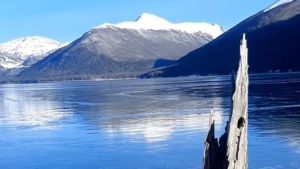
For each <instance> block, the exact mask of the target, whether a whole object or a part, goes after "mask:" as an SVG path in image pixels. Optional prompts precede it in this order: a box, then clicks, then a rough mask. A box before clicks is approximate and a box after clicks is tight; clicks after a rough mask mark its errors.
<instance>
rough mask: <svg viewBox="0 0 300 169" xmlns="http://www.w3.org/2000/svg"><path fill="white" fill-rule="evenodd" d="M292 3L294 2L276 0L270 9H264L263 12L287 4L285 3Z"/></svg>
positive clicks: (291, 0) (290, 0)
mask: <svg viewBox="0 0 300 169" xmlns="http://www.w3.org/2000/svg"><path fill="white" fill-rule="evenodd" d="M293 1H294V0H278V1H277V2H275V3H274V4H272V5H271V6H270V7H268V8H266V9H265V10H264V12H267V11H270V10H271V9H274V8H276V7H278V6H280V5H283V4H287V3H290V2H293Z"/></svg>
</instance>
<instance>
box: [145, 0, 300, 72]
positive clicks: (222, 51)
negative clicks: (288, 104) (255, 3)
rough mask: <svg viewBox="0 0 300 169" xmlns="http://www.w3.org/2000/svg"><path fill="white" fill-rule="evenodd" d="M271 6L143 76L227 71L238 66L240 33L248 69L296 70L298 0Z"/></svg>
mask: <svg viewBox="0 0 300 169" xmlns="http://www.w3.org/2000/svg"><path fill="white" fill-rule="evenodd" d="M271 7H272V8H267V9H269V11H266V12H265V11H264V10H262V11H260V12H258V13H256V14H254V15H253V16H251V17H249V18H247V19H246V20H244V21H242V22H240V23H239V24H237V25H236V26H235V27H233V28H231V29H230V30H228V31H226V33H224V34H223V35H221V36H220V37H219V38H217V39H215V40H213V41H212V42H210V43H208V44H206V45H204V46H203V47H201V48H199V49H196V50H194V51H192V52H190V53H189V54H188V55H186V56H184V57H182V58H181V59H179V60H178V61H177V62H176V63H177V64H174V65H173V66H170V67H167V68H165V69H161V70H154V71H152V72H150V73H148V74H145V75H144V77H153V76H164V77H170V76H186V75H195V74H196V75H208V74H230V73H231V72H232V71H235V70H236V69H237V67H238V64H239V60H240V59H239V58H240V51H239V46H240V40H241V38H242V36H243V34H244V33H246V36H247V43H248V49H249V72H251V73H266V72H278V71H280V72H290V71H300V58H299V56H300V50H299V44H300V29H299V27H300V0H293V1H291V2H289V1H286V0H280V1H278V2H277V3H275V4H273V5H271Z"/></svg>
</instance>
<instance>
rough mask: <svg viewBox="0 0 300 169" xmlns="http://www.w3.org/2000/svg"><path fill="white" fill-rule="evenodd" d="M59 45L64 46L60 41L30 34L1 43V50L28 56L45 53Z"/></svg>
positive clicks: (24, 56)
mask: <svg viewBox="0 0 300 169" xmlns="http://www.w3.org/2000/svg"><path fill="white" fill-rule="evenodd" d="M59 47H62V46H61V44H60V43H59V42H58V41H55V40H52V39H48V38H45V37H40V36H30V37H22V38H18V39H15V40H11V41H9V42H6V43H2V44H0V52H1V53H9V54H12V55H15V56H18V57H21V58H27V57H28V56H37V55H42V54H45V53H47V52H49V51H52V50H55V49H57V48H59Z"/></svg>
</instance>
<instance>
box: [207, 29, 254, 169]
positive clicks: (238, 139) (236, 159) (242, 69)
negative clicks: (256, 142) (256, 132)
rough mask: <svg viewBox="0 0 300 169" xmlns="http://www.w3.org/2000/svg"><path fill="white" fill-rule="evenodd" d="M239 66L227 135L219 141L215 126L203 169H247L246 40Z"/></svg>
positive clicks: (247, 81)
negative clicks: (216, 136)
mask: <svg viewBox="0 0 300 169" xmlns="http://www.w3.org/2000/svg"><path fill="white" fill-rule="evenodd" d="M240 53H241V58H240V63H239V69H238V72H237V77H236V81H235V85H233V86H234V88H235V90H234V94H233V97H232V105H231V106H232V107H231V111H232V112H231V115H230V121H229V123H227V125H226V128H225V133H224V134H223V135H222V136H221V137H220V140H219V144H218V141H217V140H218V139H217V138H215V134H214V122H213V123H211V122H210V130H209V133H208V136H207V139H206V142H205V150H204V154H205V155H204V165H203V169H247V168H248V154H247V152H248V151H247V144H248V141H247V140H248V138H247V130H248V85H249V77H248V49H247V41H246V36H245V35H243V39H242V42H241V46H240ZM210 121H211V120H210Z"/></svg>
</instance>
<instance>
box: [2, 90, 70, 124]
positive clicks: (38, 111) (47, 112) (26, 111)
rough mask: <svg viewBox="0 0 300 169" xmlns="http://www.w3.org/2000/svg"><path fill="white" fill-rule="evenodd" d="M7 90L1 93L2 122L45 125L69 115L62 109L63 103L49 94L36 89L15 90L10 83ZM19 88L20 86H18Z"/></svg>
mask: <svg viewBox="0 0 300 169" xmlns="http://www.w3.org/2000/svg"><path fill="white" fill-rule="evenodd" d="M9 86H10V87H11V88H7V89H6V90H5V92H1V94H0V99H1V102H0V107H1V109H0V112H1V116H0V117H1V118H0V123H1V124H7V125H14V126H25V127H30V126H43V127H47V126H49V125H51V123H53V122H57V121H59V120H61V119H62V118H64V117H66V116H69V114H66V113H65V112H60V111H61V110H62V108H61V105H59V103H58V102H56V101H55V100H52V99H51V98H47V95H39V94H38V93H36V91H34V92H33V91H30V90H29V91H27V90H15V88H14V87H15V86H18V85H9ZM17 88H18V87H17Z"/></svg>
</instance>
